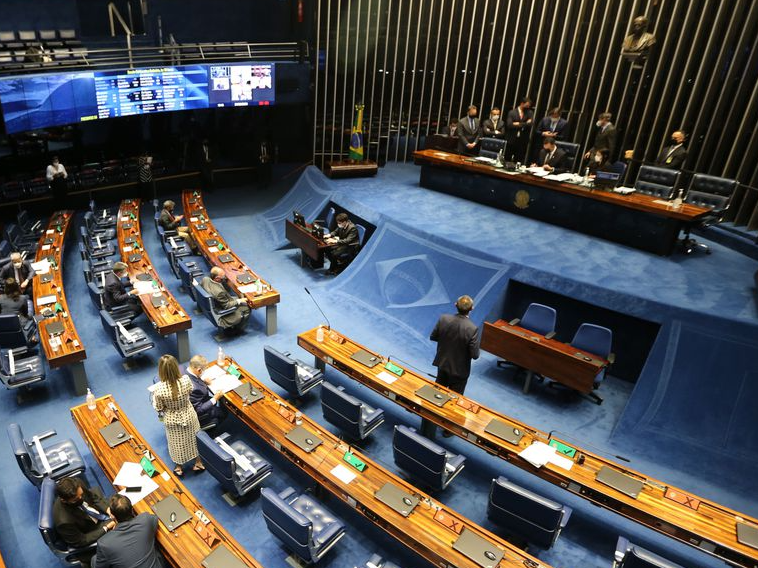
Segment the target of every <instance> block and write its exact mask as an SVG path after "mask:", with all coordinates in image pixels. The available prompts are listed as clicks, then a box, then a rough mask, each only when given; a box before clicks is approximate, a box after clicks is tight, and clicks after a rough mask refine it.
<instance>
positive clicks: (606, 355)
mask: <svg viewBox="0 0 758 568" xmlns="http://www.w3.org/2000/svg"><path fill="white" fill-rule="evenodd" d="M612 343H613V332H612V331H611V330H610V329H608V328H607V327H603V326H601V325H595V324H593V323H583V324H582V325H580V326H579V329H577V330H576V333H575V334H574V338H573V339H572V340H571V345H572V346H573V347H576V348H577V349H581V350H582V351H587V352H588V353H592V354H593V355H598V356H600V357H602V358H603V359H606V360H607V361H608V362H609V363H610V364H611V365H612V364H613V363H614V362H615V361H616V355H615V353H613V352H612V351H611V345H612ZM607 370H608V367H603V370H602V371H600V372H599V373H598V375H597V376H596V377H595V383H594V385H593V388H598V387H599V386H600V383H602V382H603V381H604V380H605V373H606V371H607ZM550 386H557V383H552V382H551V383H550ZM561 386H562V385H561ZM587 396H588V397H589V398H590V399H592V400H593V401H594V402H595V404H602V403H603V399H602V398H600V396H598V395H597V394H596V393H594V392H591V393H589V394H588V395H587Z"/></svg>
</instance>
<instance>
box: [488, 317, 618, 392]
mask: <svg viewBox="0 0 758 568" xmlns="http://www.w3.org/2000/svg"><path fill="white" fill-rule="evenodd" d="M481 347H482V349H484V350H485V351H488V352H490V353H492V354H493V355H497V356H498V357H502V358H503V359H505V360H506V361H509V362H510V363H513V364H515V365H518V366H519V367H524V368H525V369H527V371H528V375H527V378H526V381H525V382H524V392H528V390H529V382H530V379H531V376H532V373H539V374H540V375H543V376H545V377H550V378H551V379H552V380H554V381H556V382H559V383H561V384H563V385H566V386H567V387H570V388H572V389H574V390H576V391H579V392H581V393H584V394H589V393H591V392H592V389H593V385H594V383H595V377H597V375H598V373H600V371H602V370H603V368H604V367H607V366H608V365H609V361H607V360H605V359H603V358H602V357H598V356H597V355H594V354H592V353H589V352H587V351H582V350H581V349H577V348H576V347H572V346H571V345H569V344H567V343H563V342H562V341H558V340H557V339H548V338H546V337H545V336H544V335H540V334H539V333H535V332H534V331H531V330H528V329H525V328H523V327H519V326H518V325H511V324H510V323H508V322H507V321H505V320H497V321H496V322H495V323H489V322H484V328H483V330H482V343H481Z"/></svg>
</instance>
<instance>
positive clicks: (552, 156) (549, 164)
mask: <svg viewBox="0 0 758 568" xmlns="http://www.w3.org/2000/svg"><path fill="white" fill-rule="evenodd" d="M565 158H566V152H564V151H563V150H561V149H560V148H558V146H556V145H555V140H553V139H552V138H550V137H548V138H545V140H544V141H543V142H542V150H540V154H539V156H538V157H537V163H534V164H532V166H542V169H544V170H545V171H546V172H551V173H554V174H560V173H562V172H565V171H566V165H565V161H566V160H565Z"/></svg>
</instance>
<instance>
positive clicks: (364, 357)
mask: <svg viewBox="0 0 758 568" xmlns="http://www.w3.org/2000/svg"><path fill="white" fill-rule="evenodd" d="M350 358H351V359H355V360H356V361H358V362H359V363H360V364H361V365H364V366H366V367H368V368H369V369H371V368H372V367H376V366H377V365H378V364H379V363H381V362H382V360H381V358H379V357H378V356H377V355H374V354H373V353H369V352H368V351H365V350H364V349H359V350H358V351H356V352H355V353H353V354H352V355H350Z"/></svg>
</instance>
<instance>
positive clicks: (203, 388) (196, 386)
mask: <svg viewBox="0 0 758 568" xmlns="http://www.w3.org/2000/svg"><path fill="white" fill-rule="evenodd" d="M187 376H188V377H189V380H190V382H191V383H192V390H191V391H190V395H189V397H190V402H191V403H192V407H193V408H194V409H195V412H197V418H198V420H200V424H201V425H204V424H207V423H208V422H210V421H211V420H212V419H213V418H216V417H217V416H218V415H219V414H220V409H219V407H218V406H216V404H215V403H214V402H213V400H212V394H211V390H210V389H209V388H208V385H206V384H205V383H204V382H203V379H201V378H200V377H196V376H195V375H193V374H192V371H190V370H189V368H187Z"/></svg>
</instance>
